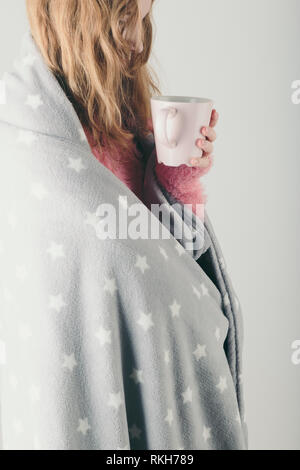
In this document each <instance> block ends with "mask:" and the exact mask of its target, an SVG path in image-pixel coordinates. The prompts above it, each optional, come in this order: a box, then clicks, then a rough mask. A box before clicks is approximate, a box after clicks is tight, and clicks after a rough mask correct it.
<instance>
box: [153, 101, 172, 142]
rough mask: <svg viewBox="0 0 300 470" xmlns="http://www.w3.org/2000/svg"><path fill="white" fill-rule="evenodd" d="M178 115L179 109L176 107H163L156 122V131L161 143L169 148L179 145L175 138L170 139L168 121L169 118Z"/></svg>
mask: <svg viewBox="0 0 300 470" xmlns="http://www.w3.org/2000/svg"><path fill="white" fill-rule="evenodd" d="M176 115H177V109H176V108H174V107H167V108H162V109H161V110H160V112H159V114H158V118H157V122H156V132H157V137H158V140H159V141H160V143H161V144H163V145H165V146H166V147H168V148H171V149H172V148H175V147H177V142H176V141H175V140H170V139H169V137H168V131H167V121H168V118H174V117H175V116H176Z"/></svg>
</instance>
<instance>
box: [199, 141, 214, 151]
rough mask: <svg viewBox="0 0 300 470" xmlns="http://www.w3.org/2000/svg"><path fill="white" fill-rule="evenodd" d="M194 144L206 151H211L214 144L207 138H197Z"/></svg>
mask: <svg viewBox="0 0 300 470" xmlns="http://www.w3.org/2000/svg"><path fill="white" fill-rule="evenodd" d="M196 145H197V147H198V148H200V149H202V150H203V151H204V152H206V153H212V151H213V149H214V146H213V144H212V143H211V142H210V141H209V140H204V139H197V141H196Z"/></svg>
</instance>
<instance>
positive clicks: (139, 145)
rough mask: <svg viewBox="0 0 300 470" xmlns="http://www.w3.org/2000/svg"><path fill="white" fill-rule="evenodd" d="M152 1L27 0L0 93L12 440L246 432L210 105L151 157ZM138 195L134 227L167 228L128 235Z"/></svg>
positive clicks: (229, 440) (225, 443)
mask: <svg viewBox="0 0 300 470" xmlns="http://www.w3.org/2000/svg"><path fill="white" fill-rule="evenodd" d="M152 3H153V2H152V1H151V0H118V1H117V0H84V1H83V0H64V1H63V2H62V1H61V0H28V1H27V7H28V14H29V20H30V26H31V33H30V34H27V35H26V37H25V39H24V42H23V49H22V54H21V58H20V59H19V60H18V61H16V62H15V71H14V72H12V73H10V74H7V75H6V76H5V79H4V84H5V102H4V103H3V106H1V108H0V121H1V126H0V135H1V139H0V141H1V144H0V145H1V154H2V155H6V156H7V159H5V171H2V172H1V185H0V186H1V218H2V221H3V222H2V230H1V232H2V235H1V237H2V245H1V247H2V250H1V252H2V258H3V262H2V263H1V277H0V282H1V293H2V296H1V326H2V329H1V332H0V333H1V341H2V343H3V348H4V347H5V360H3V366H2V381H1V410H2V411H1V424H2V441H3V448H4V449H31V448H35V449H39V448H41V449H80V450H84V449H244V448H245V447H246V445H247V430H246V426H245V423H244V417H243V393H242V384H241V348H242V319H241V312H240V308H239V302H238V299H237V296H236V295H235V292H234V290H233V287H232V285H231V282H230V278H229V276H228V274H227V272H226V268H225V262H224V258H223V255H222V252H221V249H220V246H219V244H218V241H217V239H216V236H215V233H214V231H213V228H212V225H211V223H210V220H209V219H208V216H207V214H206V212H205V211H204V210H203V207H204V205H205V201H206V196H205V194H204V193H203V189H202V186H201V183H200V180H199V178H200V177H201V176H202V175H204V174H205V173H206V172H207V171H208V170H209V169H210V168H211V165H212V151H213V144H212V142H213V141H214V140H215V138H216V134H215V130H214V127H215V125H216V123H217V120H218V114H217V112H216V111H215V110H214V111H213V114H212V118H211V124H210V126H209V127H207V128H205V129H199V139H198V140H197V141H196V142H195V145H199V146H200V147H201V148H202V149H203V150H204V155H203V157H202V158H199V159H198V160H195V159H193V160H192V161H191V164H192V165H193V166H192V167H187V166H185V165H181V166H180V167H178V168H170V167H166V166H165V165H163V164H158V163H157V160H156V154H155V144H154V140H153V133H152V131H153V129H152V123H151V113H150V98H151V95H152V94H153V93H159V90H158V88H157V85H156V84H155V82H154V80H153V79H152V77H151V74H150V71H149V68H148V67H147V62H148V59H149V56H150V53H151V44H152V26H151V10H152ZM200 132H201V134H200ZM203 135H204V136H206V139H203V137H202V136H203ZM157 203H159V204H164V211H165V212H164V215H166V214H167V215H168V216H169V219H168V221H169V222H170V221H171V222H170V223H167V222H166V219H164V218H163V220H160V222H159V221H158V219H157V217H156V215H154V214H153V213H151V212H149V210H148V209H151V208H152V205H153V204H157ZM173 203H176V204H177V206H178V205H179V207H184V205H185V204H191V207H192V210H191V211H190V212H188V213H189V218H188V219H187V220H186V219H185V220H184V221H183V218H182V216H181V215H180V212H177V211H175V212H174V211H173V210H172V204H173ZM137 205H138V206H139V207H140V208H141V209H143V210H144V212H143V217H140V218H139V219H138V221H135V222H134V225H133V226H134V227H135V228H136V226H137V225H143V224H144V225H145V222H146V220H147V222H150V226H151V228H153V226H155V224H156V225H157V223H159V227H161V228H162V227H163V226H164V228H167V232H168V235H169V236H168V237H159V238H156V237H153V236H151V237H136V236H134V237H131V236H123V235H122V236H120V231H119V230H117V228H118V229H120V226H122V228H124V227H123V225H124V217H125V218H126V217H127V218H128V216H129V215H131V216H134V215H136V214H137ZM112 206H113V208H114V212H109V211H110V210H111V207H112ZM199 206H200V207H202V211H200V213H199V212H198V208H199ZM132 208H134V210H132ZM145 210H146V212H145ZM108 212H109V213H110V216H111V214H112V213H114V214H115V215H116V214H117V217H116V219H115V221H116V220H117V222H116V224H115V225H114V228H113V229H111V227H110V231H109V235H110V236H109V237H106V238H105V237H103V233H104V224H103V220H101V217H102V216H103V215H104V213H106V214H107V213H108ZM145 214H146V217H145ZM122 217H123V218H122ZM108 220H109V221H111V219H109V218H106V223H107V222H108ZM182 222H183V225H184V228H185V231H184V232H183V233H181V236H180V237H175V233H177V232H176V228H178V226H179V225H180V224H181V223H182ZM122 224H123V225H122ZM133 226H132V224H131V228H132V227H133ZM141 232H142V230H141ZM131 233H132V232H131ZM135 234H136V231H135ZM151 234H152V232H151ZM112 235H113V236H112ZM199 239H201V240H202V243H201V244H198V245H196V243H195V241H199ZM191 240H192V242H191ZM3 356H4V355H3Z"/></svg>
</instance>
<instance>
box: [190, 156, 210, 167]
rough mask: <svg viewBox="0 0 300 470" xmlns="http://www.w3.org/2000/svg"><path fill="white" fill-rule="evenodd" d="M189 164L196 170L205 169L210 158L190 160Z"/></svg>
mask: <svg viewBox="0 0 300 470" xmlns="http://www.w3.org/2000/svg"><path fill="white" fill-rule="evenodd" d="M190 164H191V165H193V166H194V167H197V168H207V167H208V166H209V164H210V157H209V156H207V157H199V158H192V159H191V160H190Z"/></svg>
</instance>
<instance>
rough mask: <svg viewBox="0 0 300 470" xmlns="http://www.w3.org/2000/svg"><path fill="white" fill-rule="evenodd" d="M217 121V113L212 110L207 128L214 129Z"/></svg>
mask: <svg viewBox="0 0 300 470" xmlns="http://www.w3.org/2000/svg"><path fill="white" fill-rule="evenodd" d="M218 120H219V113H217V111H216V110H215V109H213V110H212V113H211V118H210V123H209V127H215V126H216V125H217V122H218Z"/></svg>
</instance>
